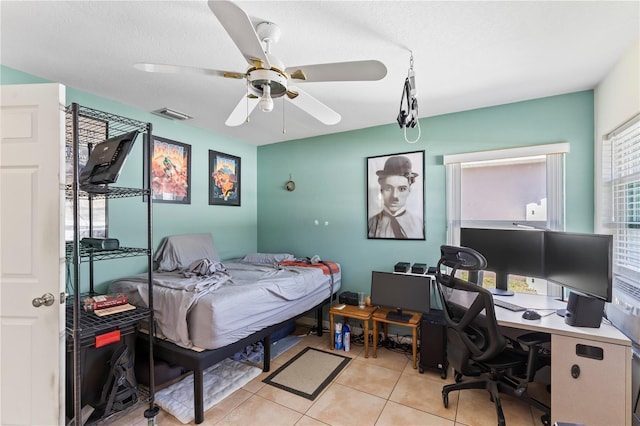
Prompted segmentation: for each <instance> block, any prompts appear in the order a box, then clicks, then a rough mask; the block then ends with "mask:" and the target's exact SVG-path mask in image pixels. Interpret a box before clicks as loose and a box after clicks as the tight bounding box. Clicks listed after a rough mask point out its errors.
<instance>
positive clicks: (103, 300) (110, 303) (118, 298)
mask: <svg viewBox="0 0 640 426" xmlns="http://www.w3.org/2000/svg"><path fill="white" fill-rule="evenodd" d="M127 302H128V300H127V296H125V295H124V294H120V293H119V294H100V295H96V296H93V297H87V298H86V299H85V300H84V310H85V311H87V312H91V311H97V310H99V309H105V308H112V307H114V306H119V305H124V304H126V303H127Z"/></svg>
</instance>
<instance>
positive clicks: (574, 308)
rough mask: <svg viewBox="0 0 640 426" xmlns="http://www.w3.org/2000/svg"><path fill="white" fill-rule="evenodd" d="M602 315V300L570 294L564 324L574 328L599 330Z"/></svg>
mask: <svg viewBox="0 0 640 426" xmlns="http://www.w3.org/2000/svg"><path fill="white" fill-rule="evenodd" d="M603 313H604V300H601V299H596V298H594V297H589V296H585V295H582V294H577V293H573V292H572V293H570V294H569V301H568V302H567V312H566V313H565V316H564V322H565V323H567V324H569V325H572V326H574V327H590V328H600V323H602V315H603Z"/></svg>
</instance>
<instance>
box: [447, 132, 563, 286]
mask: <svg viewBox="0 0 640 426" xmlns="http://www.w3.org/2000/svg"><path fill="white" fill-rule="evenodd" d="M568 151H569V144H567V143H559V144H551V145H537V146H530V147H522V148H513V149H504V150H495V151H482V152H474V153H466V154H454V155H447V156H445V159H444V160H445V165H446V167H447V243H448V244H453V245H458V244H459V243H460V228H462V227H467V228H500V229H509V228H512V229H513V228H517V227H518V226H524V227H526V226H529V227H533V228H546V229H554V230H563V229H564V154H565V153H566V152H568ZM483 275H484V277H483V285H484V286H485V287H495V285H496V277H495V274H494V273H493V272H489V271H485V272H484V274H483ZM508 287H509V289H511V290H513V291H518V292H526V293H535V294H551V295H559V294H560V287H559V286H557V285H555V284H551V283H547V282H546V280H544V279H540V278H536V277H521V276H515V275H510V276H509V279H508Z"/></svg>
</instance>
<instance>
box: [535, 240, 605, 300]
mask: <svg viewBox="0 0 640 426" xmlns="http://www.w3.org/2000/svg"><path fill="white" fill-rule="evenodd" d="M544 246H545V257H544V264H545V275H546V278H547V280H549V281H553V282H554V283H556V284H559V285H561V286H564V287H567V288H569V289H571V290H574V291H577V292H579V293H582V294H584V295H587V296H590V297H594V298H596V299H601V300H603V301H605V302H611V293H612V277H613V267H612V249H613V236H611V235H604V234H580V233H571V232H555V231H547V232H545V242H544Z"/></svg>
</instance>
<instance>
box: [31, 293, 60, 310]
mask: <svg viewBox="0 0 640 426" xmlns="http://www.w3.org/2000/svg"><path fill="white" fill-rule="evenodd" d="M54 300H55V297H53V294H51V293H45V294H43V295H42V297H36V298H35V299H33V300H32V301H31V303H32V304H33V306H35V307H36V308H39V307H40V306H42V305H44V306H51V305H53V301H54Z"/></svg>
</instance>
